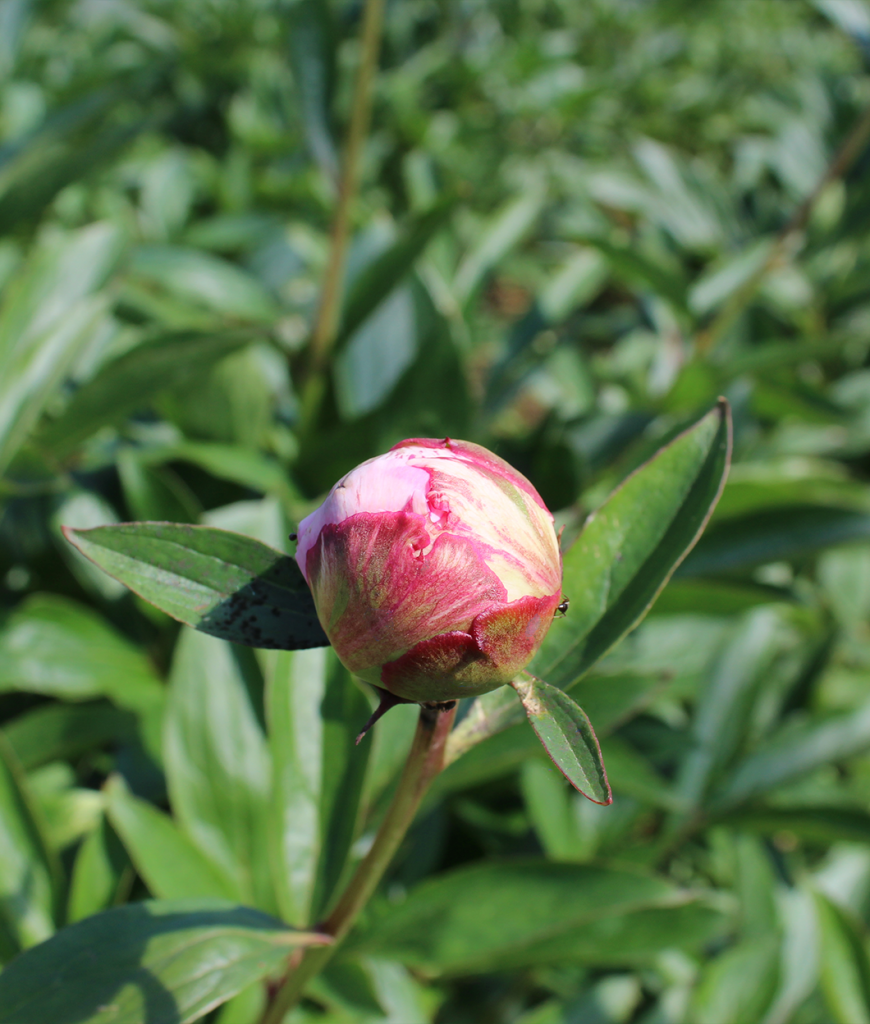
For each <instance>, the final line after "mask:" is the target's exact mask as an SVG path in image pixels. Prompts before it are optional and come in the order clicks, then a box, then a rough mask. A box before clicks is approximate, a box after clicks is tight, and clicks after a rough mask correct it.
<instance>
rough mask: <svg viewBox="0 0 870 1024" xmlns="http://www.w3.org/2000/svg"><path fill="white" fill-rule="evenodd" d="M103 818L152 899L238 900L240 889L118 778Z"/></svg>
mask: <svg viewBox="0 0 870 1024" xmlns="http://www.w3.org/2000/svg"><path fill="white" fill-rule="evenodd" d="M104 793H105V795H106V814H107V815H108V818H109V821H110V822H111V823H112V826H113V828H114V829H115V831H116V832H117V833H118V835H119V836H120V837H121V840H122V842H123V843H124V846H125V848H126V849H127V852H128V853H129V855H130V859H131V860H132V862H133V864H134V865H135V866H136V870H137V872H138V873H139V874H140V875H141V876H142V878H143V879H144V881H145V884H146V885H147V886H148V888H149V889H150V891H151V893H152V895H154V896H156V897H157V898H158V899H181V898H183V897H191V898H193V897H197V896H203V897H209V896H216V897H219V898H223V899H238V898H239V897H240V895H241V891H240V890H241V887H240V886H239V885H238V884H237V883H236V882H234V881H233V879H231V878H229V877H228V876H227V875H226V874H225V873H224V872H222V871H221V870H220V869H219V868H218V866H217V865H216V864H215V862H214V861H212V860H209V859H208V858H207V857H206V856H205V855H204V854H202V853H201V852H200V851H199V849H198V848H197V847H196V846H195V845H194V844H193V843H192V842H191V841H190V840H189V839H188V838H187V836H186V835H184V833H183V832H182V831H181V830H180V829H179V828H178V826H177V825H176V824H175V822H174V821H173V820H172V818H170V817H169V815H168V814H164V812H163V811H160V810H158V809H157V808H156V807H155V806H154V805H153V804H150V803H148V801H147V800H140V799H139V798H138V797H135V796H133V794H132V793H130V792H129V790H128V789H127V787H126V786H125V785H124V782H123V781H122V779H121V778H120V777H119V776H115V777H113V778H110V779H109V781H108V783H107V784H106V786H105V789H104Z"/></svg>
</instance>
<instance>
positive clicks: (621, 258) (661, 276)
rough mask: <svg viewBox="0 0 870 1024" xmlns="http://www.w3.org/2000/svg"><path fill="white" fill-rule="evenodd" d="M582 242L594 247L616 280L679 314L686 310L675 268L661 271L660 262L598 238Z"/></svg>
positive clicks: (683, 290)
mask: <svg viewBox="0 0 870 1024" xmlns="http://www.w3.org/2000/svg"><path fill="white" fill-rule="evenodd" d="M582 241H583V242H585V243H586V244H587V245H594V246H595V248H596V249H598V250H599V251H600V252H601V253H602V254H603V255H604V256H605V257H606V258H607V261H608V262H609V263H610V265H611V266H612V268H613V272H614V274H615V276H616V277H619V278H621V279H622V280H624V281H628V282H629V283H630V284H633V285H635V286H637V287H640V288H642V289H643V290H644V291H652V292H653V293H655V294H657V295H663V296H664V297H665V298H667V299H669V300H670V301H671V302H672V303H673V304H674V306H675V307H676V308H677V309H678V310H680V311H683V312H685V311H687V310H688V298H687V295H686V282H685V280H684V279H683V275H682V273H681V271H680V268H679V264H677V266H676V267H670V268H663V267H662V266H661V263H660V262H658V261H655V260H652V259H650V258H649V257H647V256H645V255H644V254H643V253H641V252H638V251H637V248H629V247H627V246H619V245H614V244H613V243H612V242H608V241H607V240H606V239H603V238H599V237H594V236H593V237H589V238H584V239H582Z"/></svg>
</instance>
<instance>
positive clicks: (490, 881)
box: [351, 859, 724, 975]
mask: <svg viewBox="0 0 870 1024" xmlns="http://www.w3.org/2000/svg"><path fill="white" fill-rule="evenodd" d="M723 923H724V918H723V916H722V915H721V914H720V913H718V912H716V911H714V910H712V909H711V908H709V907H706V906H703V905H699V903H698V900H697V896H696V895H695V894H693V893H690V892H686V891H681V890H679V889H677V888H676V887H675V886H673V885H672V884H671V883H669V882H667V881H665V880H664V879H662V878H656V877H653V876H651V875H646V874H643V873H641V872H638V871H629V870H620V869H612V868H602V867H597V866H596V867H592V866H587V865H580V864H556V863H553V862H552V861H545V860H543V859H528V860H517V859H514V860H506V861H502V862H494V861H488V862H486V863H478V864H474V865H471V866H464V867H461V868H458V869H456V870H453V871H449V872H445V873H443V874H441V875H437V876H435V877H434V878H430V879H428V880H427V881H425V882H423V883H422V884H421V885H419V886H418V887H417V888H415V889H412V890H411V892H410V893H409V894H408V896H407V898H406V899H404V900H403V901H402V902H400V903H397V904H394V905H392V906H391V907H390V908H389V909H388V910H387V909H384V911H383V912H382V914H381V915H380V916H379V917H378V918H377V919H376V920H375V921H374V922H373V924H372V925H371V926H370V928H369V930H368V931H367V932H364V933H363V934H362V935H361V936H360V938H359V939H357V940H355V941H354V940H353V939H352V940H351V941H352V945H353V949H354V952H357V951H359V952H363V953H366V954H370V955H374V956H378V957H386V958H389V959H391V960H398V961H399V962H400V963H404V964H407V965H408V966H410V967H417V968H421V969H422V970H424V971H426V972H427V973H438V974H440V973H443V974H451V975H468V974H480V973H483V972H485V971H493V970H494V971H510V970H522V969H524V968H527V967H531V966H535V965H539V964H542V965H551V964H552V963H554V962H559V963H575V964H576V963H581V964H582V963H587V964H601V965H602V966H607V967H608V968H612V967H613V965H614V964H618V963H623V964H638V963H644V962H646V963H652V962H654V961H655V959H656V958H657V957H659V956H660V955H661V951H662V946H663V943H666V944H667V946H668V947H673V948H681V949H692V948H698V947H699V946H700V945H702V944H703V943H704V942H706V941H709V939H710V937H711V934H712V933H715V932H716V931H718V930H720V929H721V927H722V924H723Z"/></svg>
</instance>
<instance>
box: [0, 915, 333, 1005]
mask: <svg viewBox="0 0 870 1024" xmlns="http://www.w3.org/2000/svg"><path fill="white" fill-rule="evenodd" d="M322 941H323V939H322V937H321V936H317V935H311V934H306V933H304V932H293V931H289V930H288V929H287V928H285V927H284V926H283V925H282V924H281V922H280V921H277V920H275V919H274V918H272V917H268V916H267V915H266V914H261V913H259V912H258V911H256V910H250V909H248V908H247V907H239V906H234V905H232V904H230V903H223V902H220V901H203V900H178V901H168V900H167V901H161V902H157V901H155V902H145V903H133V904H130V905H129V906H125V907H117V908H115V909H114V910H107V911H106V912H105V913H102V914H97V915H96V916H95V917H89V918H87V919H86V920H84V921H80V922H79V923H78V924H74V925H71V926H70V927H69V928H65V929H64V930H63V931H61V932H59V933H58V934H57V935H56V936H55V937H54V938H53V939H51V940H49V941H48V942H46V943H44V944H43V945H40V946H38V947H37V948H35V949H32V950H29V951H28V952H27V953H24V954H22V955H21V956H19V957H18V958H17V959H16V960H14V961H13V962H12V963H11V964H9V965H8V966H7V967H6V969H5V970H4V971H3V973H2V974H0V1024H188V1022H190V1021H195V1020H198V1019H199V1018H200V1017H202V1016H203V1015H204V1014H206V1013H208V1011H209V1010H210V1009H212V1008H213V1007H215V1006H219V1005H220V1004H221V1003H223V1002H225V1001H226V1000H227V999H229V998H231V997H232V996H234V995H235V994H236V993H237V992H239V991H241V989H243V988H245V987H246V986H248V985H251V984H253V983H254V982H256V981H259V980H260V979H261V978H264V977H266V976H267V975H268V974H270V973H271V972H273V971H276V970H278V969H280V968H281V966H282V965H283V964H285V963H286V961H287V958H288V957H289V956H290V953H291V952H292V950H293V949H296V948H298V947H299V946H306V945H311V944H312V943H317V942H322Z"/></svg>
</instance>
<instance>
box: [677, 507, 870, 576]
mask: <svg viewBox="0 0 870 1024" xmlns="http://www.w3.org/2000/svg"><path fill="white" fill-rule="evenodd" d="M862 537H870V514H868V513H866V512H858V511H855V510H854V509H844V508H830V507H826V506H812V505H798V504H793V505H785V506H783V507H782V508H774V509H767V510H765V511H763V512H756V513H754V514H752V515H747V516H740V517H739V518H734V519H727V520H725V521H724V522H722V523H716V524H713V525H711V527H710V529H709V530H708V531H707V533H706V535H705V536H704V538H703V540H702V541H701V542H700V544H699V545H698V547H697V548H696V549H695V550H694V551H693V552H692V553H691V555H689V557H688V558H687V559H686V561H685V562H684V563H683V565H681V566H680V568H679V569H678V570H677V573H678V575H679V576H680V577H688V576H703V575H706V574H708V573H717V572H730V571H731V570H734V569H745V568H747V567H749V566H753V565H758V564H760V563H763V562H776V561H781V560H783V559H788V558H797V557H800V556H802V555H805V554H807V553H808V552H812V551H817V550H818V549H819V548H824V547H828V546H830V545H832V544H844V543H846V542H847V541H850V540H856V539H858V538H862Z"/></svg>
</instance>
